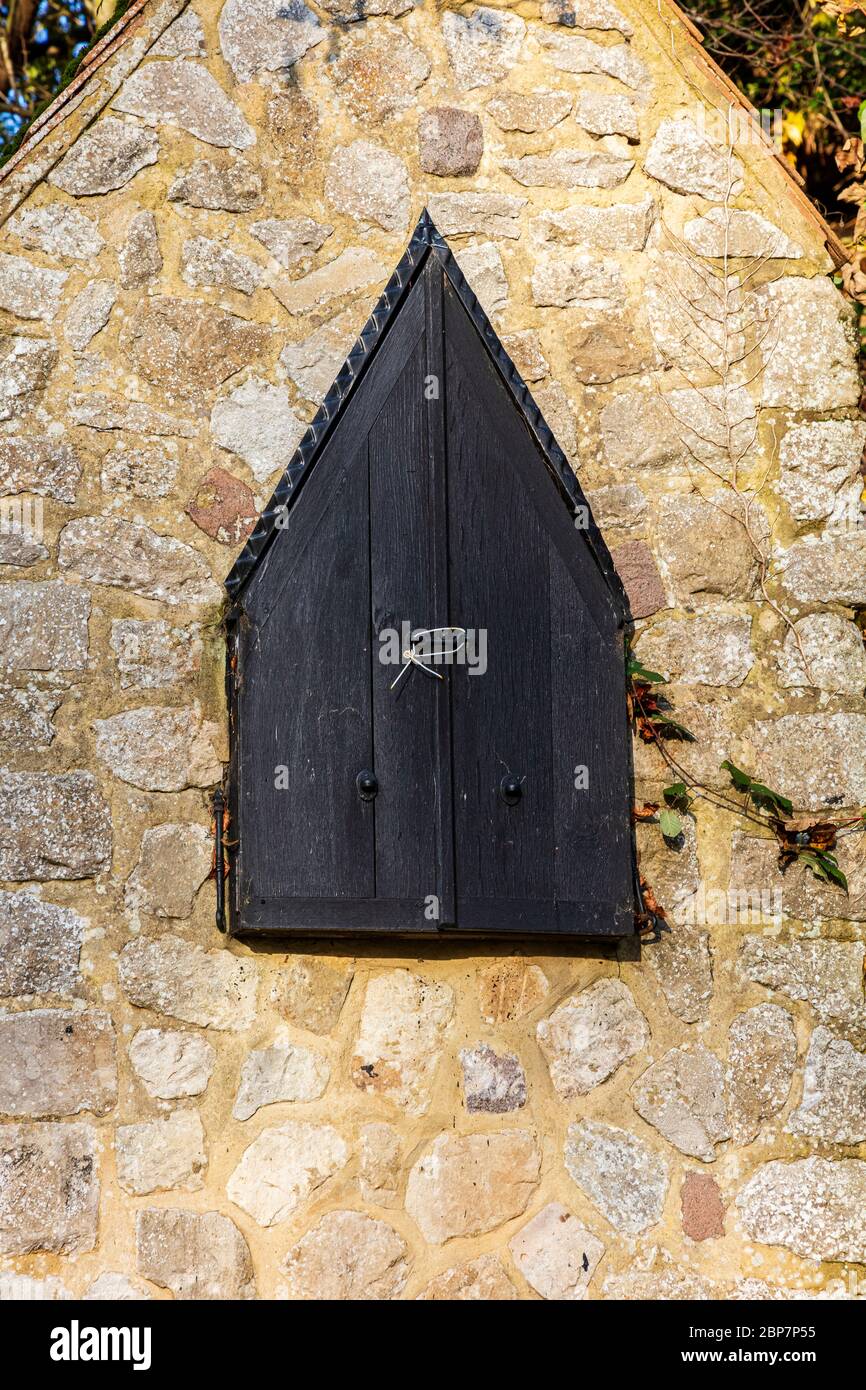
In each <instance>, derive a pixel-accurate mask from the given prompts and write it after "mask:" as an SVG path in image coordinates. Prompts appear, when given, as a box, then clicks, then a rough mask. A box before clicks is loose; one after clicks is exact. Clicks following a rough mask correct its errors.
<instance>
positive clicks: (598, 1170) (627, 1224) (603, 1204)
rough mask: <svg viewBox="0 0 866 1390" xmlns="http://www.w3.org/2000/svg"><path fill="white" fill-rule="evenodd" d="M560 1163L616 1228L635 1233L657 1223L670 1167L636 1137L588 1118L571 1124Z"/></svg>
mask: <svg viewBox="0 0 866 1390" xmlns="http://www.w3.org/2000/svg"><path fill="white" fill-rule="evenodd" d="M565 1166H566V1168H567V1169H568V1172H569V1174H570V1175H571V1177H572V1178H573V1179H574V1181H575V1182H576V1183H577V1185H578V1187H579V1188H581V1190H582V1191H583V1192H585V1193H586V1195H587V1197H589V1199H590V1201H591V1202H592V1203H593V1204H594V1205H595V1206H597V1207H598V1209H599V1211H600V1212H601V1213H602V1215H603V1216H605V1217H606V1218H607V1220H608V1221H609V1222H610V1224H611V1225H612V1226H613V1227H614V1228H615V1229H616V1230H617V1231H622V1232H623V1233H624V1234H625V1235H630V1236H636V1235H639V1234H640V1233H641V1231H646V1230H648V1229H649V1227H650V1226H655V1225H657V1224H658V1222H659V1221H661V1219H662V1213H663V1212H664V1205H665V1198H666V1197H667V1192H668V1187H669V1185H670V1170H669V1168H668V1165H667V1163H666V1162H665V1160H664V1158H662V1156H661V1154H657V1153H655V1151H654V1150H653V1149H651V1148H650V1147H649V1145H648V1144H645V1143H644V1142H643V1140H642V1139H638V1137H637V1135H635V1134H629V1132H628V1130H625V1129H617V1128H616V1127H615V1126H614V1125H607V1124H602V1123H599V1122H597V1121H594V1120H583V1121H582V1122H581V1123H579V1124H575V1125H571V1126H569V1130H568V1135H567V1138H566V1144H565Z"/></svg>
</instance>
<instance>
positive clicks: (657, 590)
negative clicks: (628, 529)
mask: <svg viewBox="0 0 866 1390" xmlns="http://www.w3.org/2000/svg"><path fill="white" fill-rule="evenodd" d="M612 555H613V562H614V564H615V565H616V569H617V573H618V575H619V577H620V579H621V580H622V582H623V584H624V586H625V591H626V593H627V594H628V601H629V605H630V607H631V615H632V617H633V618H650V617H652V615H653V613H658V611H659V609H660V608H667V607H668V600H667V595H666V594H665V591H664V586H663V585H662V577H661V575H660V574H659V571H658V565H657V564H656V562H655V557H654V556H653V553H652V551H651V550H650V548H649V546H648V545H647V543H646V541H626V542H625V543H624V544H623V545H618V546H617V547H616V549H615V550H614V551H612Z"/></svg>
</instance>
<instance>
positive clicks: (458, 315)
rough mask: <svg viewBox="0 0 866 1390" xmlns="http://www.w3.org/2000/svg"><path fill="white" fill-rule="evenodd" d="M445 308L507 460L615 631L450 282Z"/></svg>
mask: <svg viewBox="0 0 866 1390" xmlns="http://www.w3.org/2000/svg"><path fill="white" fill-rule="evenodd" d="M445 303H446V323H447V324H448V326H449V331H450V330H451V328H452V326H453V334H454V338H455V343H456V342H457V341H459V342H460V344H461V347H460V353H461V355H462V356H464V357H465V359H466V360H467V361H468V360H471V361H472V362H473V363H475V365H476V379H477V381H478V383H479V385H480V383H481V382H482V381H483V382H484V384H485V386H486V393H485V394H486V396H487V399H488V401H489V410H488V426H489V429H490V432H491V434H492V435H493V436H495V437H496V439H497V441H498V447H499V450H500V451H501V455H502V457H503V458H504V459H506V460H507V461H508V463H509V464H510V465H511V466H512V467H513V468H514V469H515V470H517V472H518V473H519V476H520V479H521V483H522V485H523V488H524V489H525V496H526V500H527V501H529V502H531V504H532V507H533V508H534V510H535V512H536V515H537V516H538V518H539V520H540V522H541V524H542V525H543V526H544V528H545V530H546V531H547V532H548V534H549V535H550V538H551V540H552V541H553V543H554V545H555V546H556V548H557V550H558V551H559V553H560V555H561V556H562V559H563V561H564V563H565V565H566V567H567V568H568V570H569V573H570V574H571V576H572V579H573V580H574V583H575V585H576V586H577V589H578V591H579V592H580V594H581V595H582V597H583V600H584V602H585V603H586V606H587V609H588V611H589V613H590V615H591V616H592V619H593V622H594V623H595V624H596V626H597V627H598V628H599V631H601V632H603V633H604V632H610V631H615V630H616V628H617V627H618V626H619V616H618V614H617V611H616V608H615V606H614V604H613V601H612V597H611V593H610V590H609V589H608V586H607V583H606V580H605V579H604V576H603V575H602V573H601V571H600V569H599V568H598V567H597V564H596V562H595V560H594V559H593V558H592V556H591V554H590V553H589V549H588V547H587V543H586V539H585V537H584V536H583V535H582V534H581V533H580V531H579V530H578V529H577V528H576V527H575V524H574V520H573V518H572V516H571V514H570V512H569V509H568V507H567V505H566V503H565V501H564V499H563V497H562V495H561V493H560V491H559V489H558V487H557V484H556V483H555V482H554V481H553V479H552V477H551V476H550V473H549V471H548V468H547V464H546V462H545V460H544V458H543V456H542V454H541V452H540V450H539V448H538V445H537V443H536V441H535V440H534V438H533V436H532V434H531V433H530V431H529V427H528V425H527V423H526V421H525V419H524V417H523V416H522V415H521V414H520V412H519V411H518V409H517V407H516V406H515V404H514V401H513V400H512V398H511V396H510V394H509V393H508V391H507V390H506V387H505V384H504V382H503V380H502V377H501V375H500V373H499V370H498V369H497V367H496V366H495V364H494V363H493V361H492V360H491V358H490V356H489V355H488V353H487V350H486V348H485V347H484V344H483V343H482V341H481V338H480V337H479V335H478V332H477V330H476V329H475V327H474V325H473V323H472V321H471V319H470V318H469V316H468V315H467V314H466V311H465V310H464V309H463V306H462V305H461V303H460V300H459V299H458V297H457V294H456V293H455V291H454V289H453V288H452V286H451V285H450V284H449V283H448V282H447V281H446V284H445ZM491 444H492V440H491Z"/></svg>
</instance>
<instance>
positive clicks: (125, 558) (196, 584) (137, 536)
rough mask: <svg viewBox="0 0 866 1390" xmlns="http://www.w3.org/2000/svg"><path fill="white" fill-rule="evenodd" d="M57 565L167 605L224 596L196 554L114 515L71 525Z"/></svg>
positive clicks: (211, 600) (212, 600)
mask: <svg viewBox="0 0 866 1390" xmlns="http://www.w3.org/2000/svg"><path fill="white" fill-rule="evenodd" d="M57 559H58V564H59V565H60V568H61V569H69V570H72V571H73V572H74V573H75V574H79V575H81V577H82V579H88V580H90V582H91V583H93V584H108V585H111V586H113V587H115V588H118V589H131V590H132V592H133V593H136V594H140V595H141V597H142V598H152V599H159V600H160V601H162V602H163V603H168V604H178V603H187V604H192V605H198V604H202V603H217V602H219V597H220V591H219V589H218V587H217V585H216V584H215V583H214V581H213V579H212V578H211V574H210V569H209V567H208V565H207V562H206V561H205V559H204V557H203V556H201V555H200V554H199V553H198V551H196V550H193V548H192V546H191V545H187V544H186V542H185V541H179V540H175V538H174V537H173V536H160V535H158V534H157V533H156V531H151V529H150V527H149V526H139V525H136V524H134V523H133V522H129V521H122V520H121V519H120V517H114V516H85V517H80V518H78V520H76V521H69V522H67V524H66V525H65V526H64V528H63V530H62V531H61V533H60V547H59V551H58V557H57Z"/></svg>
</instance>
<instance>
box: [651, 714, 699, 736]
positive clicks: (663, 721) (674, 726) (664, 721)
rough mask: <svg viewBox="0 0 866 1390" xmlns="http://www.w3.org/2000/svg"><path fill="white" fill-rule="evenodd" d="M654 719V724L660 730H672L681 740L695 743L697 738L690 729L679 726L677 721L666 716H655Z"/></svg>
mask: <svg viewBox="0 0 866 1390" xmlns="http://www.w3.org/2000/svg"><path fill="white" fill-rule="evenodd" d="M652 719H653V723H654V724H655V725H656V726H657V727H658V728H663V729H670V730H672V732H673V733H675V734H677V735H678V736H679V737H680V738H684V739H685V740H686V741H687V742H688V743H694V742H695V736H694V734H693V733H692V732H691V731H690V730H689V729H686V728H685V727H684V726H683V725H682V724H678V723H677V721H676V720H675V719H668V717H667V715H666V714H654V715H653V716H652Z"/></svg>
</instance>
